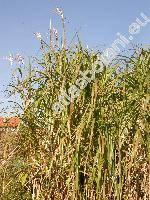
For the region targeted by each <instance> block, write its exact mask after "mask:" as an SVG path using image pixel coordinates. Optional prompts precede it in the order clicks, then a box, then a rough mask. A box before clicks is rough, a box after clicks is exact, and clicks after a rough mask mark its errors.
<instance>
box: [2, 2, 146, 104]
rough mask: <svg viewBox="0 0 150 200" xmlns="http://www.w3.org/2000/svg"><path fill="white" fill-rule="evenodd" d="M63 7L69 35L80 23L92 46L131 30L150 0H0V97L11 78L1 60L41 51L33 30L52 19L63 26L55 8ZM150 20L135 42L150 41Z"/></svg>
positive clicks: (42, 28) (41, 28) (83, 36)
mask: <svg viewBox="0 0 150 200" xmlns="http://www.w3.org/2000/svg"><path fill="white" fill-rule="evenodd" d="M56 7H61V8H62V9H63V10H64V13H65V16H66V18H67V20H66V25H67V32H68V38H69V40H71V38H72V37H73V35H74V33H75V31H77V30H78V29H79V28H80V27H81V29H80V33H79V35H80V38H81V40H82V41H83V42H84V43H85V44H88V45H89V47H92V48H94V47H96V46H97V47H98V48H100V49H101V48H102V47H104V45H105V46H106V47H107V46H109V45H110V44H111V43H112V42H113V41H114V40H115V39H116V37H117V36H116V33H117V32H120V33H122V34H123V35H127V34H128V27H129V25H130V24H131V23H132V22H134V21H135V20H136V18H137V17H139V16H140V13H141V12H143V13H144V14H146V15H147V16H148V17H149V18H150V0H142V1H141V0H132V1H131V0H125V1H123V0H122V1H120V0H91V1H90V0H82V1H81V0H75V1H71V0H0V100H1V99H3V98H4V93H3V92H1V90H3V89H4V88H5V87H4V86H3V85H7V84H8V83H9V81H10V66H9V63H8V62H6V61H2V57H3V56H7V55H9V53H14V54H15V53H18V52H19V53H21V54H24V55H26V56H31V55H35V54H37V52H38V48H39V43H38V41H37V40H36V39H35V37H34V35H33V33H34V32H37V31H39V32H41V33H42V34H46V32H47V30H48V28H49V20H50V18H51V19H52V22H53V25H54V27H55V28H58V29H59V28H60V19H59V17H58V16H57V15H56V14H54V12H53V10H54V9H55V8H56ZM149 36H150V23H149V24H148V25H147V26H146V27H144V28H143V29H142V30H141V32H140V33H139V34H138V35H136V37H135V38H134V43H142V44H150V37H149Z"/></svg>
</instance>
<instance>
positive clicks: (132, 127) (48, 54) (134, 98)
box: [0, 16, 150, 200]
mask: <svg viewBox="0 0 150 200" xmlns="http://www.w3.org/2000/svg"><path fill="white" fill-rule="evenodd" d="M62 17H63V16H62ZM62 19H63V18H62ZM51 34H52V32H51ZM64 34H65V32H64ZM52 36H53V35H51V42H50V44H47V43H45V42H44V41H43V40H42V39H41V37H39V38H40V41H41V56H40V58H39V59H38V58H36V59H34V60H35V62H36V63H34V64H32V65H31V64H29V66H26V68H25V69H23V68H18V69H17V70H18V76H16V77H15V82H13V84H12V86H13V92H16V93H17V94H19V95H20V98H21V102H22V104H21V105H20V107H21V109H22V112H21V113H22V114H21V115H20V118H21V123H20V126H19V129H18V132H17V135H16V138H17V140H15V142H14V148H15V151H14V152H13V153H12V156H10V157H9V158H8V159H6V160H5V162H4V161H3V165H2V166H1V172H0V173H1V178H0V179H1V183H2V184H1V188H0V195H1V199H16V200H18V199H20V200H23V199H24V200H26V199H29V200H30V199H33V200H40V199H42V200H50V199H54V200H61V199H62V200H75V199H76V200H78V199H79V200H80V199H81V200H82V199H85V200H86V199H87V200H88V199H92V200H94V199H95V200H105V199H114V200H127V199H128V200H136V199H143V200H148V199H149V198H150V196H149V195H150V194H149V182H150V178H149V166H150V162H149V159H150V135H149V128H150V127H149V122H150V116H149V113H150V112H149V101H150V91H149V89H150V50H149V49H143V48H141V49H140V50H138V51H135V52H134V54H133V55H132V56H130V57H129V58H127V57H119V59H116V61H114V62H113V63H112V64H111V65H110V66H103V70H102V72H100V73H99V74H97V75H96V78H95V80H93V81H92V82H91V83H89V84H88V85H87V87H86V88H85V89H84V90H82V91H81V92H80V95H79V96H78V97H77V98H76V99H74V101H73V102H72V103H71V104H69V105H66V106H64V109H63V111H62V112H61V113H60V114H56V113H55V112H54V111H53V109H52V107H53V104H54V103H55V102H56V101H57V100H58V99H57V98H58V96H59V94H60V91H61V89H63V90H64V91H67V90H68V88H69V87H70V86H71V85H72V84H74V83H75V81H76V79H77V78H78V76H79V71H85V70H87V69H91V66H92V64H93V63H94V62H95V61H96V59H97V52H94V51H90V50H88V49H85V48H83V46H82V45H81V43H80V42H79V43H78V44H77V45H72V46H70V47H66V46H65V43H66V41H65V40H63V41H62V45H61V47H59V46H58V45H57V39H58V38H57V37H56V35H55V39H56V43H55V45H54V43H52V41H54V37H53V38H52Z"/></svg>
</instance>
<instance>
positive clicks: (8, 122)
mask: <svg viewBox="0 0 150 200" xmlns="http://www.w3.org/2000/svg"><path fill="white" fill-rule="evenodd" d="M19 122H20V119H19V118H17V117H11V118H4V117H0V127H17V126H18V125H19Z"/></svg>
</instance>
